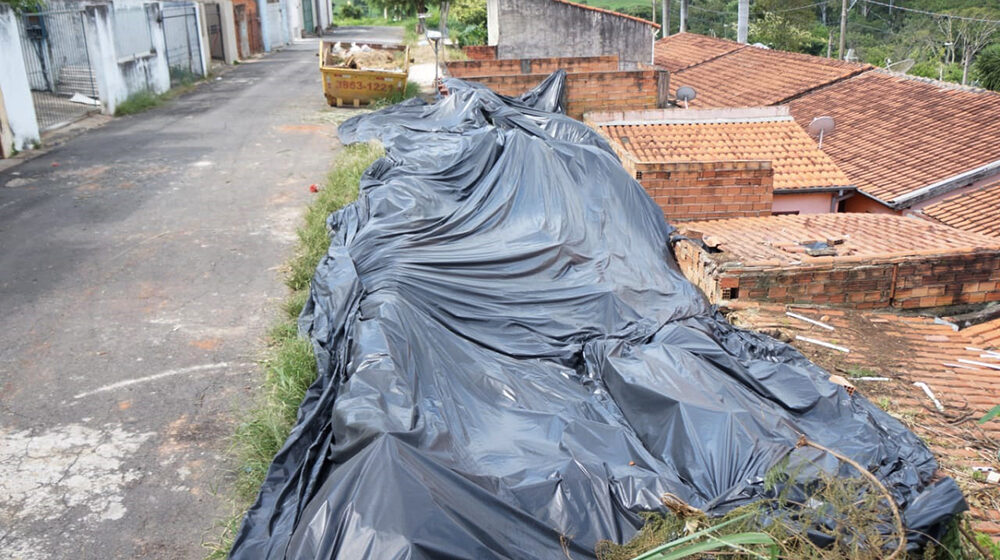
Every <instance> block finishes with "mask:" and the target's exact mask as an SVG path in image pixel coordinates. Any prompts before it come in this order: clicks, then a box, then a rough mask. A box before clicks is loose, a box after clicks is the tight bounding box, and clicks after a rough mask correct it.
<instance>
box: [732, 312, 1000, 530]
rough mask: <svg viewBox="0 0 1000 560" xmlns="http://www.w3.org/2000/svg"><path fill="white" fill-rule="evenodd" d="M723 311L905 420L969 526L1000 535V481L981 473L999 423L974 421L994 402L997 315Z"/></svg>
mask: <svg viewBox="0 0 1000 560" xmlns="http://www.w3.org/2000/svg"><path fill="white" fill-rule="evenodd" d="M727 311H728V318H729V320H730V321H731V322H732V323H733V324H735V325H738V326H740V327H744V328H749V329H753V330H758V331H761V332H764V333H766V334H768V335H771V336H774V337H776V338H779V339H781V340H784V341H786V342H789V343H790V344H792V345H793V346H795V347H796V348H797V349H798V350H799V351H801V352H802V353H803V354H805V355H806V357H807V358H809V359H810V360H811V361H812V362H813V363H815V364H817V365H819V366H820V367H822V368H824V369H825V370H826V371H827V372H829V373H831V374H834V375H840V376H842V377H846V378H847V379H846V380H847V382H848V383H849V384H851V385H853V386H854V387H855V390H856V391H857V392H859V393H861V394H862V395H864V396H865V397H867V398H868V400H870V401H871V402H872V403H876V404H878V406H880V407H882V408H884V409H886V410H887V412H889V414H891V415H892V416H894V417H895V418H896V419H898V420H899V421H901V422H903V423H904V424H906V426H907V427H908V428H910V429H911V430H912V431H913V432H914V433H916V434H917V435H918V436H920V437H921V439H923V440H924V441H925V442H926V443H927V445H928V446H929V447H930V448H931V450H932V451H934V454H935V456H936V457H937V459H938V463H939V468H940V469H941V471H942V473H943V474H946V475H948V476H951V477H952V478H954V479H955V480H956V482H958V484H959V486H960V487H961V488H962V491H963V493H964V494H965V496H966V499H967V501H968V504H969V514H968V515H969V517H970V518H971V519H970V521H971V522H972V525H973V528H974V529H975V530H976V531H981V532H983V533H985V534H987V535H989V536H990V537H992V538H993V539H994V540H998V539H1000V510H998V509H997V507H996V504H997V503H1000V485H998V484H997V482H996V481H995V480H991V479H990V472H991V471H992V470H993V469H994V468H995V466H996V464H997V447H996V442H997V441H1000V420H997V421H992V422H987V423H986V424H983V425H979V424H978V420H979V419H980V418H982V417H983V416H984V415H985V414H986V413H987V412H988V411H989V410H990V409H991V408H993V407H994V406H996V405H997V404H1000V384H998V383H997V375H998V374H1000V372H998V371H997V369H1000V359H998V358H1000V354H997V353H996V351H997V350H1000V319H996V318H994V319H991V320H987V321H985V322H981V323H979V324H975V325H972V326H969V327H966V328H958V326H957V325H956V324H954V323H952V322H951V321H948V320H940V319H935V318H933V317H919V316H907V315H901V314H898V313H891V312H876V311H862V310H854V309H833V308H830V307H817V306H807V307H795V306H786V305H773V304H757V303H747V302H744V303H738V302H733V303H732V305H731V306H730V309H728V310H727ZM795 315H797V316H799V317H804V318H805V319H809V320H812V321H818V322H820V323H821V324H822V325H825V327H824V326H820V325H817V324H814V323H809V322H806V321H804V320H802V319H798V318H796V317H795ZM817 342H819V343H820V344H817ZM822 343H828V344H833V345H834V346H837V347H840V348H842V349H845V350H849V352H843V351H842V350H839V349H836V348H831V347H828V346H823V345H822ZM917 384H920V385H917Z"/></svg>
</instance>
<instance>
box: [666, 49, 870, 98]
mask: <svg viewBox="0 0 1000 560" xmlns="http://www.w3.org/2000/svg"><path fill="white" fill-rule="evenodd" d="M717 41H721V40H717ZM668 48H669V46H668ZM705 52H706V53H707V52H709V51H708V50H707V49H706V50H705ZM693 58H695V57H692V59H693ZM668 62H669V60H668ZM871 68H872V66H870V65H867V64H855V63H852V62H845V61H842V60H835V59H830V58H822V57H818V56H810V55H805V54H799V53H791V52H786V51H778V50H773V49H765V48H761V47H754V46H747V47H744V48H740V49H736V50H733V51H731V52H728V53H724V54H722V55H721V56H717V57H715V58H710V59H708V60H706V61H703V62H700V63H695V64H694V65H692V66H689V67H686V68H684V69H681V70H678V71H676V72H673V73H672V74H671V76H670V92H671V94H675V93H676V92H677V88H679V87H681V86H692V87H694V88H695V90H696V91H697V92H698V97H697V98H695V99H694V101H692V102H691V104H690V106H691V107H753V106H760V105H775V104H778V103H782V102H785V101H787V100H789V99H791V98H794V97H796V96H798V95H801V94H803V93H805V92H807V91H810V90H813V89H815V88H818V87H820V86H823V85H826V84H830V83H833V82H836V81H838V80H843V79H844V78H848V77H850V76H853V75H855V74H858V73H861V72H864V71H865V70H869V69H871Z"/></svg>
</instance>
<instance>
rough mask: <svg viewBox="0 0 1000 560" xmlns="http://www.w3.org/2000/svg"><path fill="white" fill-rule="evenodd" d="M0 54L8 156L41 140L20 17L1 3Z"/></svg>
mask: <svg viewBox="0 0 1000 560" xmlns="http://www.w3.org/2000/svg"><path fill="white" fill-rule="evenodd" d="M0 53H2V54H0V94H2V95H0V97H2V101H0V102H2V103H3V106H4V111H2V113H6V117H2V116H0V118H4V120H5V123H4V124H3V125H0V126H2V127H3V128H4V129H5V130H4V136H9V137H10V139H11V140H10V141H11V145H10V146H4V149H3V152H4V153H7V152H9V151H10V148H14V149H16V150H24V149H26V148H29V147H31V146H33V145H34V144H35V143H37V142H40V141H41V134H39V131H38V120H37V118H36V116H35V105H34V102H33V101H32V99H31V87H30V86H29V85H28V75H27V72H26V71H25V68H24V53H23V52H22V50H21V37H20V34H19V32H18V27H17V17H16V16H15V14H14V10H12V9H10V7H9V6H8V5H6V4H0Z"/></svg>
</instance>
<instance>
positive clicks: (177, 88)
mask: <svg viewBox="0 0 1000 560" xmlns="http://www.w3.org/2000/svg"><path fill="white" fill-rule="evenodd" d="M209 78H211V75H209ZM205 79H207V78H202V77H201V76H200V75H198V74H195V73H193V72H190V71H187V70H182V69H179V68H171V69H170V83H171V84H174V85H173V87H171V88H170V89H169V90H167V91H165V92H163V93H155V92H153V91H152V90H148V89H147V90H142V91H138V92H136V93H133V94H132V95H130V96H128V98H127V99H125V101H122V102H121V103H119V104H118V106H117V107H115V116H116V117H124V116H125V115H134V114H136V113H142V112H143V111H148V110H150V109H153V108H155V107H159V106H160V105H163V104H164V103H165V102H167V101H170V100H171V99H173V98H175V97H177V96H179V95H184V94H185V93H188V92H191V91H193V90H194V89H195V88H196V87H198V84H200V83H202V81H204V80H205Z"/></svg>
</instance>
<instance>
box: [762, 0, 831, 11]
mask: <svg viewBox="0 0 1000 560" xmlns="http://www.w3.org/2000/svg"><path fill="white" fill-rule="evenodd" d="M823 4H826V0H823V1H822V2H816V3H815V4H809V5H808V6H799V7H798V8H786V9H784V10H773V11H771V12H770V13H772V14H783V13H785V12H795V11H798V10H808V9H809V8H815V7H816V6H822V5H823Z"/></svg>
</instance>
